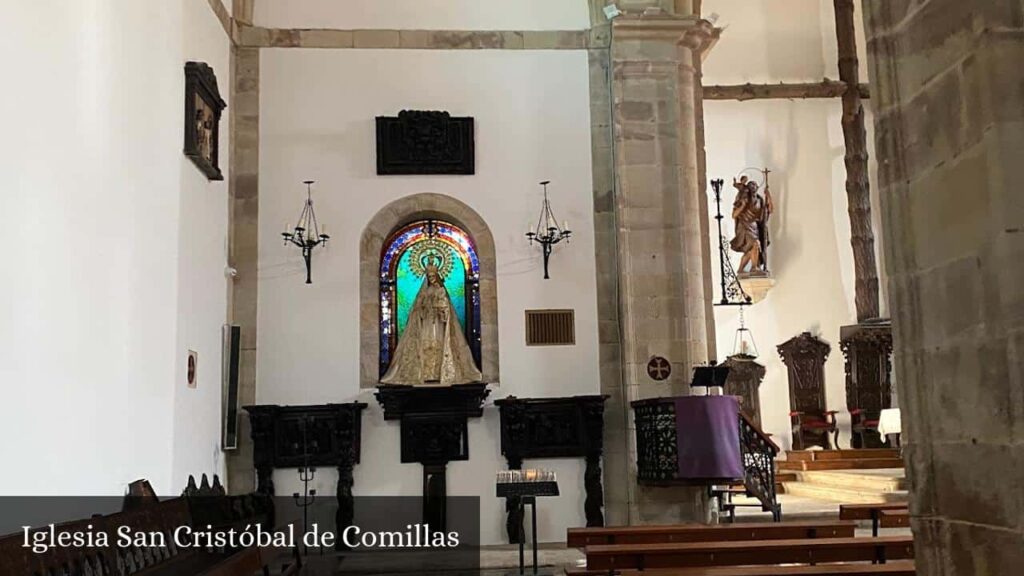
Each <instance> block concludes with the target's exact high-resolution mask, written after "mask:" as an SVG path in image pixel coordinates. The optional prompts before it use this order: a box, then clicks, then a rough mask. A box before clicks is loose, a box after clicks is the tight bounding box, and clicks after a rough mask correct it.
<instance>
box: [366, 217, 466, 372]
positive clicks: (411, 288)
mask: <svg viewBox="0 0 1024 576" xmlns="http://www.w3.org/2000/svg"><path fill="white" fill-rule="evenodd" d="M429 262H433V263H435V265H437V266H438V268H439V269H440V272H441V276H442V277H443V278H444V286H445V289H446V290H447V291H448V296H449V298H451V300H452V304H453V306H454V307H455V313H456V316H457V317H458V320H459V325H460V326H462V329H463V330H464V331H465V334H466V341H467V342H469V347H470V349H471V350H472V352H473V358H474V360H475V361H476V364H477V366H478V367H479V366H480V261H479V259H478V258H477V254H476V246H475V245H474V244H473V239H472V238H470V236H469V235H468V234H466V232H465V231H463V230H462V229H461V228H459V227H458V226H455V225H454V224H450V223H448V222H443V221H440V220H421V221H418V222H413V223H412V224H408V225H406V226H403V227H402V228H399V229H398V230H397V231H395V232H394V233H393V234H392V235H391V236H390V237H389V238H388V240H387V241H386V242H385V243H384V249H383V251H382V253H381V262H380V373H381V375H383V374H384V373H385V372H386V371H387V369H388V366H389V365H390V363H391V356H392V354H394V351H395V346H396V345H397V344H398V339H399V338H400V337H401V335H402V333H403V332H404V331H405V325H406V322H407V321H408V319H409V312H410V311H411V310H412V304H413V301H414V300H415V299H416V295H417V294H418V293H419V290H420V286H422V284H423V276H424V269H425V268H426V266H427V263H429ZM438 263H439V264H438Z"/></svg>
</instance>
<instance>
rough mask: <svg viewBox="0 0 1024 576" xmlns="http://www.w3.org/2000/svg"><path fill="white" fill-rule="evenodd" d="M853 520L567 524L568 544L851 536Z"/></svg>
mask: <svg viewBox="0 0 1024 576" xmlns="http://www.w3.org/2000/svg"><path fill="white" fill-rule="evenodd" d="M856 527H857V525H856V523H855V522H851V521H838V522H835V521H831V522H780V523H778V524H769V523H764V522H751V523H746V524H743V523H741V524H713V525H710V526H709V525H704V524H678V525H674V526H613V527H606V528H570V529H569V530H568V532H567V534H566V545H567V546H568V547H569V548H584V547H586V546H595V545H612V544H662V543H670V542H720V541H727V540H797V539H800V538H852V537H853V536H854V531H855V530H856Z"/></svg>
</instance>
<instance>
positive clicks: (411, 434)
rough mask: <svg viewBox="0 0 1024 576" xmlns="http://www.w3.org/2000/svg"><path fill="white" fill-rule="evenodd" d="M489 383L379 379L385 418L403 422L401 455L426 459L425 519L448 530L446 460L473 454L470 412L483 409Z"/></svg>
mask: <svg viewBox="0 0 1024 576" xmlns="http://www.w3.org/2000/svg"><path fill="white" fill-rule="evenodd" d="M488 394H490V390H488V389H487V384H483V383H477V384H458V385H455V386H403V385H381V386H378V387H377V392H376V394H374V396H375V397H376V398H377V401H378V402H379V403H380V405H381V407H382V408H383V409H384V419H385V420H399V421H400V422H401V460H402V462H403V463H411V462H417V463H419V464H422V465H423V522H424V523H425V524H429V525H430V526H431V528H434V529H436V530H439V531H442V532H443V531H444V530H445V526H446V509H447V508H446V506H447V498H448V497H447V493H448V488H447V468H448V463H449V462H452V461H458V460H468V459H469V421H468V420H469V418H479V417H480V416H482V415H483V405H484V400H486V399H487V396H488Z"/></svg>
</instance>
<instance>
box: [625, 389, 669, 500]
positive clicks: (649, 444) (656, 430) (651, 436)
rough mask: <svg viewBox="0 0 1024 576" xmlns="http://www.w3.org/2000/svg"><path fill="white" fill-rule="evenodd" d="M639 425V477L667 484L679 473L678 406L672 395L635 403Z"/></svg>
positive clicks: (634, 415) (637, 434)
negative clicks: (677, 441)
mask: <svg viewBox="0 0 1024 576" xmlns="http://www.w3.org/2000/svg"><path fill="white" fill-rule="evenodd" d="M632 405H633V419H634V422H635V424H636V477H637V481H638V482H641V483H653V484H658V483H664V482H671V481H673V480H675V479H676V476H677V475H678V474H679V465H678V461H679V460H678V459H679V452H678V446H677V444H676V405H675V403H673V402H672V401H671V399H670V398H653V399H650V400H638V401H635V402H633V403H632Z"/></svg>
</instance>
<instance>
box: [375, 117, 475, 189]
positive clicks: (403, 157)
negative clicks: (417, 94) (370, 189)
mask: <svg viewBox="0 0 1024 576" xmlns="http://www.w3.org/2000/svg"><path fill="white" fill-rule="evenodd" d="M474 154H475V152H474V147H473V119H472V118H469V117H466V118H453V117H452V116H451V115H449V114H448V113H447V112H438V111H422V110H402V111H401V112H399V113H398V116H378V117H377V174H379V175H383V176H387V175H409V174H474V173H475V171H476V160H475V156H474Z"/></svg>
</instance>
